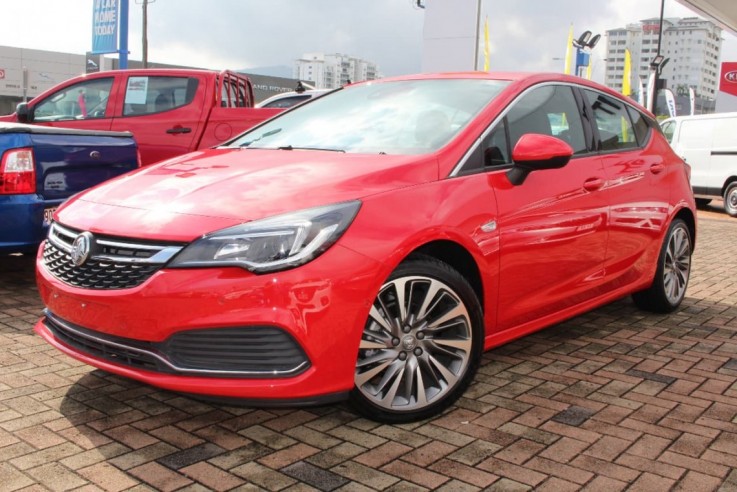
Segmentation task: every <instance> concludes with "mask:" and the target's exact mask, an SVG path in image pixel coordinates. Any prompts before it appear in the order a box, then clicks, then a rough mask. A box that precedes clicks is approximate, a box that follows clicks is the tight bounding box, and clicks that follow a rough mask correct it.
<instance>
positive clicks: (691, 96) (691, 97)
mask: <svg viewBox="0 0 737 492" xmlns="http://www.w3.org/2000/svg"><path fill="white" fill-rule="evenodd" d="M688 99H689V101H690V102H691V115H692V116H693V115H694V114H696V93H695V92H694V90H693V87H689V88H688Z"/></svg>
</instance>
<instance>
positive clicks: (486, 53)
mask: <svg viewBox="0 0 737 492" xmlns="http://www.w3.org/2000/svg"><path fill="white" fill-rule="evenodd" d="M490 51H491V48H490V46H489V16H488V15H487V16H486V20H485V21H484V72H488V71H489V56H490V53H489V52H490Z"/></svg>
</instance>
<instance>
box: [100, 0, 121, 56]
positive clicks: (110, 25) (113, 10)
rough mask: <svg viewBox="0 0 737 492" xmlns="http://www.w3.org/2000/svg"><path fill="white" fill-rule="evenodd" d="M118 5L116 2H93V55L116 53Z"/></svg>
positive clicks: (105, 0)
mask: <svg viewBox="0 0 737 492" xmlns="http://www.w3.org/2000/svg"><path fill="white" fill-rule="evenodd" d="M123 1H126V2H127V1H128V0H123ZM118 4H119V2H118V0H94V1H93V2H92V53H93V54H101V53H115V52H117V51H118Z"/></svg>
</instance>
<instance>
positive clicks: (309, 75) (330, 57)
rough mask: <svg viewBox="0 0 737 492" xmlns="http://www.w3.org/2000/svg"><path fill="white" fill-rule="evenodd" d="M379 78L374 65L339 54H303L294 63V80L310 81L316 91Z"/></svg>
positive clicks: (377, 69) (377, 70)
mask: <svg viewBox="0 0 737 492" xmlns="http://www.w3.org/2000/svg"><path fill="white" fill-rule="evenodd" d="M379 77H380V75H379V68H378V67H377V66H376V64H375V63H372V62H369V61H366V60H361V59H360V58H353V57H351V56H348V55H341V54H340V53H333V54H325V53H305V54H304V55H303V56H302V58H299V59H298V60H295V61H294V78H295V79H299V80H308V81H312V82H314V84H315V87H316V88H317V89H336V88H338V87H340V86H342V85H345V84H348V83H350V82H359V81H362V80H375V79H378V78H379Z"/></svg>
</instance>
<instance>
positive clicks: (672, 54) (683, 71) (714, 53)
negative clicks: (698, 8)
mask: <svg viewBox="0 0 737 492" xmlns="http://www.w3.org/2000/svg"><path fill="white" fill-rule="evenodd" d="M659 25H660V20H659V19H658V18H654V19H645V20H642V21H640V22H639V23H635V24H628V25H627V27H624V28H618V29H611V30H609V31H607V32H606V36H607V46H606V49H607V51H606V72H605V75H604V77H605V83H606V85H607V86H609V87H611V88H613V89H615V90H618V91H621V90H622V76H623V75H624V50H625V49H626V48H627V49H629V50H630V55H631V57H632V81H631V84H632V90H633V92H636V91H637V90H638V83H637V78H636V77H640V79H641V80H642V81H643V84H644V85H647V79H648V77H649V76H650V63H651V62H652V60H653V58H655V55H656V54H657V52H658V33H659ZM721 33H722V30H721V28H719V26H717V25H716V24H714V23H713V22H711V21H708V20H703V19H699V18H697V17H686V18H683V19H664V20H663V36H662V39H661V42H660V54H661V55H663V56H664V57H665V58H667V59H668V61H667V62H666V63H665V64H664V65H663V71H662V73H661V78H663V79H665V80H666V87H668V88H669V89H672V90H673V91H674V92H678V93H681V94H684V93H686V94H687V93H688V88H689V87H692V88H693V89H694V91H695V92H696V94H697V95H698V96H700V97H701V98H703V99H708V100H714V99H715V97H716V94H717V92H718V90H719V66H720V61H719V57H720V52H721V48H722V38H721Z"/></svg>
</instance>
